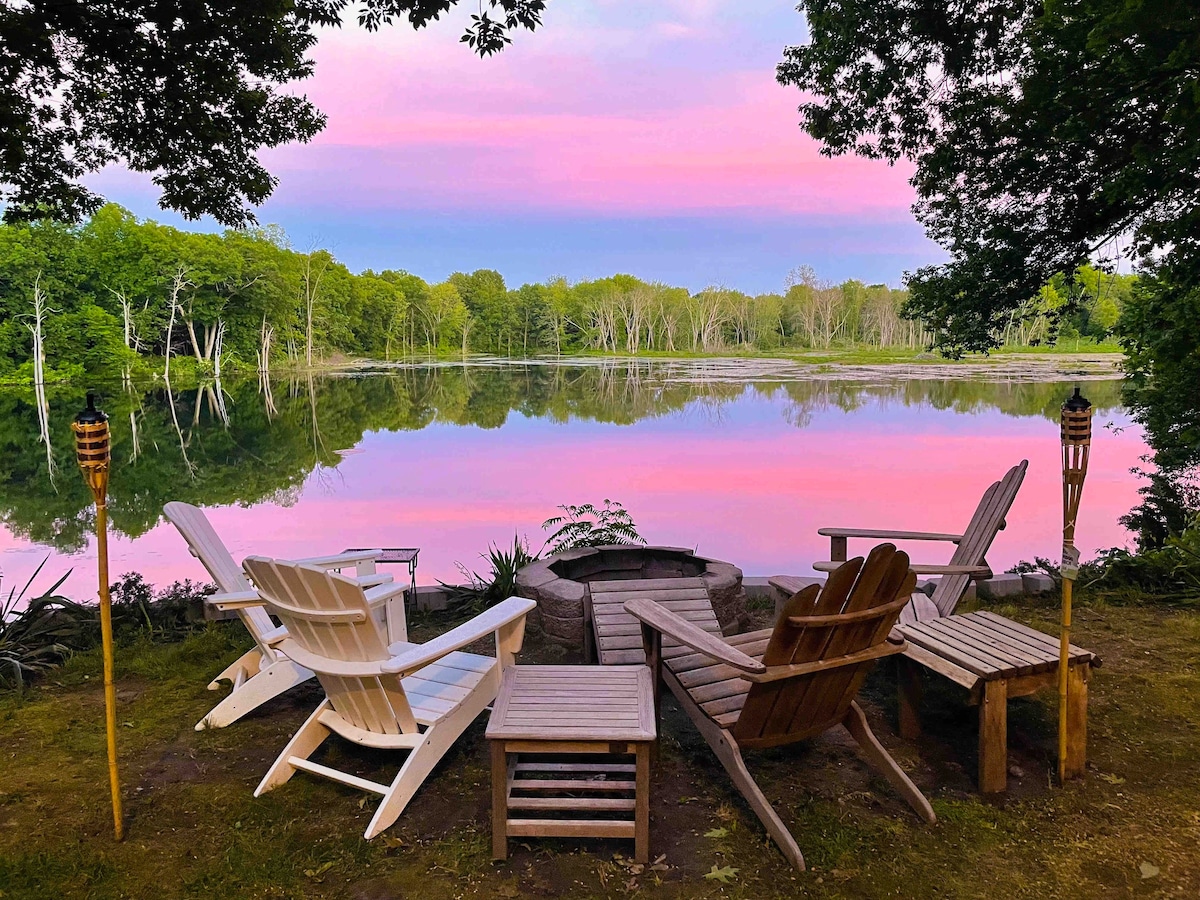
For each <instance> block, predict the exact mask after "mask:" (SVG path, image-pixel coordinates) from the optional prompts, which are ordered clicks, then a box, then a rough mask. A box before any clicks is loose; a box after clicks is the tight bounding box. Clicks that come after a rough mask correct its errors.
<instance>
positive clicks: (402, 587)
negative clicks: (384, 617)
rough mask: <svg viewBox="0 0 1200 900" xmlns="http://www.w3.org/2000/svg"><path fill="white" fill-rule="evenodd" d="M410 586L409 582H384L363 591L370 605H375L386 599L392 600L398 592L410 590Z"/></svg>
mask: <svg viewBox="0 0 1200 900" xmlns="http://www.w3.org/2000/svg"><path fill="white" fill-rule="evenodd" d="M360 584H361V582H360ZM364 588H365V585H364ZM408 588H409V586H408V585H407V584H400V583H399V582H387V583H384V584H377V585H375V586H374V587H372V588H366V589H365V590H364V591H363V596H364V597H366V598H367V605H368V606H375V605H377V604H379V603H382V602H383V601H385V600H391V599H392V598H393V597H395V596H397V595H398V594H403V593H404V592H405V591H407V590H408Z"/></svg>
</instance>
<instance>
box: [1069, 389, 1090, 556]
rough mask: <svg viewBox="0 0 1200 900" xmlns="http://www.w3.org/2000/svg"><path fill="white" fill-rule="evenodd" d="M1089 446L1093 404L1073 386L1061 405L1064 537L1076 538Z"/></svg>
mask: <svg viewBox="0 0 1200 900" xmlns="http://www.w3.org/2000/svg"><path fill="white" fill-rule="evenodd" d="M1091 445H1092V404H1091V403H1089V402H1088V400H1087V398H1086V397H1083V396H1080V393H1079V388H1075V393H1074V395H1072V396H1071V397H1070V398H1068V399H1067V402H1066V403H1064V404H1063V406H1062V461H1063V530H1064V535H1065V537H1066V539H1067V540H1074V537H1075V518H1076V516H1077V515H1078V514H1079V499H1080V497H1081V496H1082V495H1083V479H1084V478H1085V477H1086V476H1087V464H1088V452H1089V451H1090V450H1091Z"/></svg>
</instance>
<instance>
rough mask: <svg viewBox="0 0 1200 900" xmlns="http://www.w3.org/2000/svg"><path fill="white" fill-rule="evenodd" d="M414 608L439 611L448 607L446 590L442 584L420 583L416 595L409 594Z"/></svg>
mask: <svg viewBox="0 0 1200 900" xmlns="http://www.w3.org/2000/svg"><path fill="white" fill-rule="evenodd" d="M409 597H410V600H411V603H412V608H413V609H420V610H430V611H437V610H442V609H445V608H446V601H447V600H448V599H449V598H448V597H447V596H446V591H445V589H444V588H443V587H442V586H441V585H430V584H419V585H417V592H416V595H415V596H413V595H412V594H411V592H410V594H409Z"/></svg>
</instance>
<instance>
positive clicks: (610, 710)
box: [487, 666, 656, 863]
mask: <svg viewBox="0 0 1200 900" xmlns="http://www.w3.org/2000/svg"><path fill="white" fill-rule="evenodd" d="M655 734H656V728H655V722H654V691H653V685H652V684H651V675H650V669H649V668H647V667H646V666H511V667H509V668H508V669H506V670H505V672H504V680H503V682H502V683H501V686H500V693H499V696H498V697H497V699H496V704H495V707H494V709H493V711H492V716H491V719H489V721H488V727H487V739H488V741H489V743H490V744H491V757H492V856H493V858H495V859H505V858H506V857H507V856H508V838H509V837H608V838H633V840H634V858H635V859H636V861H637V862H641V863H645V862H648V861H649V854H650V752H651V749H652V747H653V744H654V739H655ZM547 755H553V756H554V757H555V758H554V759H552V760H549V761H546V760H544V759H542V760H537V759H533V758H532V757H538V756H541V757H545V756H547ZM613 756H617V757H620V756H633V758H634V759H633V761H632V762H629V761H617V760H614V759H613V758H612V757H613ZM560 757H565V759H566V760H567V761H563V760H562V759H560ZM597 757H599V759H598V760H597ZM514 810H519V811H521V815H520V817H518V818H514V817H513V816H512V812H513V811H514Z"/></svg>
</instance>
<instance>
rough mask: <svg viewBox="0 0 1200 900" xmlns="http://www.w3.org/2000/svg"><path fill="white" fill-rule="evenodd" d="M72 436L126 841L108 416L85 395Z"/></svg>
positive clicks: (116, 806) (115, 795) (116, 809)
mask: <svg viewBox="0 0 1200 900" xmlns="http://www.w3.org/2000/svg"><path fill="white" fill-rule="evenodd" d="M71 430H72V431H74V432H75V457H76V459H77V460H78V461H79V469H80V471H82V472H83V480H84V481H86V482H87V486H88V487H89V488H91V489H92V498H93V499H94V500H95V501H96V562H97V565H98V567H99V570H100V639H101V643H102V649H103V652H104V719H105V726H106V730H107V734H108V784H109V788H110V790H111V791H112V808H113V831H114V832H115V834H116V838H117V840H118V841H119V840H121V839H123V838H124V837H125V822H124V819H123V817H122V815H121V782H120V776H119V775H118V773H117V691H116V687H115V686H114V685H113V635H112V600H111V598H110V597H109V594H108V463H109V447H108V416H106V415H105V414H104V413H102V412H101V411H100V410H98V409H96V398H95V397H94V396H93V395H92V394H88V395H87V409H85V410H83V411H82V412H80V413H79V415H77V416H76V417H75V421H74V422H73V423H71Z"/></svg>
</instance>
